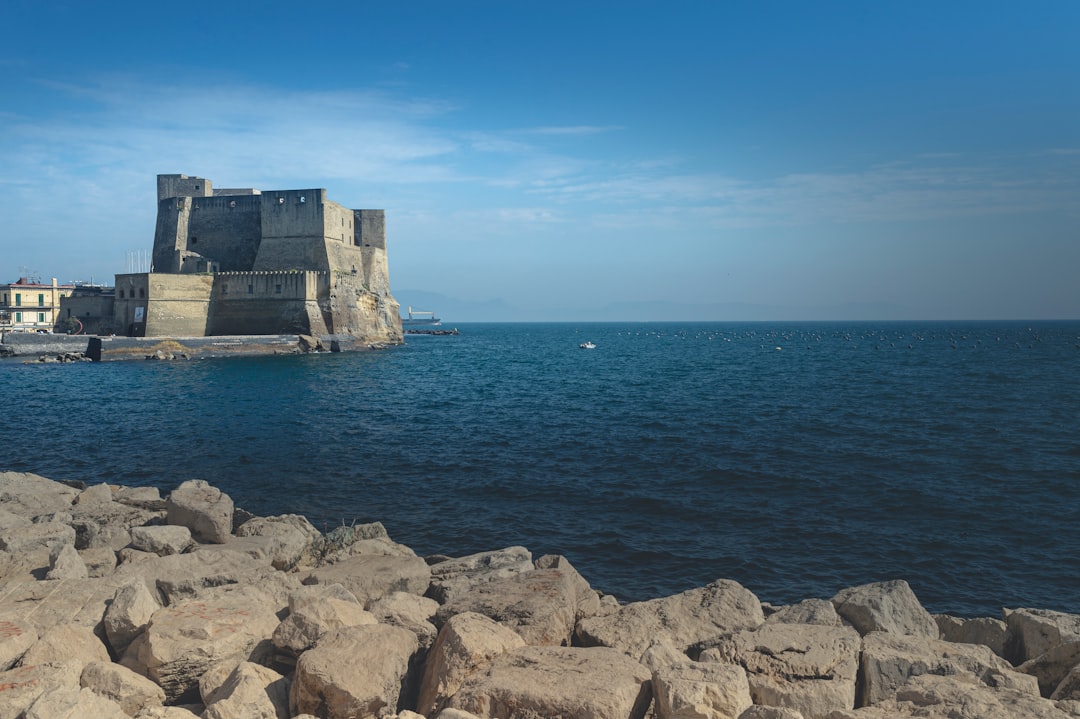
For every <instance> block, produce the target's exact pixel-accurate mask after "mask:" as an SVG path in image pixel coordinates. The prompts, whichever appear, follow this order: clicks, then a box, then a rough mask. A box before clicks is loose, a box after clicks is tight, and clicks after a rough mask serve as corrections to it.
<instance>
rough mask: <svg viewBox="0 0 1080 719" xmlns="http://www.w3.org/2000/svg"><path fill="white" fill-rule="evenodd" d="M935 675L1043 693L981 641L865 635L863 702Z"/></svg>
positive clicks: (884, 697)
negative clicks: (919, 677)
mask: <svg viewBox="0 0 1080 719" xmlns="http://www.w3.org/2000/svg"><path fill="white" fill-rule="evenodd" d="M926 674H934V675H939V676H951V677H954V676H958V675H964V676H967V677H970V680H971V681H978V682H980V683H982V684H985V685H986V686H990V687H1006V688H1009V689H1013V690H1015V691H1019V692H1025V693H1028V694H1033V695H1038V693H1039V692H1038V686H1037V685H1036V682H1035V681H1034V680H1033V679H1032V677H1029V676H1027V675H1025V674H1021V673H1019V672H1016V671H1013V668H1012V666H1011V665H1010V664H1009V663H1008V662H1006V661H1005V660H1004V659H1002V658H1001V657H999V656H997V655H996V654H994V653H993V652H992V651H990V648H989V647H984V646H981V645H978V644H953V643H951V642H944V641H941V640H939V639H927V638H925V637H914V636H903V635H899V634H890V633H888V632H871V633H870V634H867V635H866V636H865V637H863V646H862V671H861V682H860V686H859V705H860V706H866V705H868V704H878V703H880V702H883V701H885V700H887V699H890V698H892V697H893V696H894V695H895V693H896V691H897V690H898V689H899V688H900V687H901V686H903V685H904V684H905V683H906V682H907V680H908V678H910V677H912V676H920V675H926Z"/></svg>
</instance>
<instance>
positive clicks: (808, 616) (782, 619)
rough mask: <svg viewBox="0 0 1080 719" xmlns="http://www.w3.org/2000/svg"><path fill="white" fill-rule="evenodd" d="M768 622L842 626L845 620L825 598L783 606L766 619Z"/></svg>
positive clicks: (805, 600)
mask: <svg viewBox="0 0 1080 719" xmlns="http://www.w3.org/2000/svg"><path fill="white" fill-rule="evenodd" d="M765 622H766V623H767V624H820V625H822V626H826V627H841V626H843V625H844V622H843V621H842V620H841V619H840V615H839V614H837V613H836V609H835V608H834V607H833V605H832V602H829V601H826V600H824V599H804V600H803V601H801V602H799V603H798V604H792V605H790V606H787V607H781V608H779V609H777V610H776V611H775V612H773V613H772V614H770V615H769V616H768V618H767V619H766V620H765Z"/></svg>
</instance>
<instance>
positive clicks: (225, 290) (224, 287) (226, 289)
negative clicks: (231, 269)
mask: <svg viewBox="0 0 1080 719" xmlns="http://www.w3.org/2000/svg"><path fill="white" fill-rule="evenodd" d="M221 294H223V295H227V294H229V286H228V285H222V286H221Z"/></svg>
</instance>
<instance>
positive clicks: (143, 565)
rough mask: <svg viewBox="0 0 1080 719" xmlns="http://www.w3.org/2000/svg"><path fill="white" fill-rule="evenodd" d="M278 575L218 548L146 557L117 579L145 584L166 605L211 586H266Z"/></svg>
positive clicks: (126, 567)
mask: <svg viewBox="0 0 1080 719" xmlns="http://www.w3.org/2000/svg"><path fill="white" fill-rule="evenodd" d="M124 551H127V550H124ZM278 574H280V572H277V571H276V570H274V569H273V568H272V567H270V565H269V564H268V563H267V564H262V563H259V562H254V561H252V558H251V557H250V556H248V555H246V554H244V553H243V552H234V551H231V550H229V549H227V548H225V547H217V546H215V547H214V549H213V551H198V552H188V553H186V554H171V555H168V556H165V557H159V556H157V555H151V556H150V557H149V558H146V557H142V558H141V559H140V560H139V561H136V562H131V563H129V564H124V565H122V566H121V567H119V568H118V569H117V571H116V574H115V576H116V577H117V580H118V581H123V582H127V581H135V580H139V581H142V582H144V583H145V584H146V585H147V587H148V588H150V590H151V591H152V592H154V593H155V594H156V595H157V598H158V600H159V602H160V603H161V604H163V605H164V604H170V603H173V602H177V601H182V600H183V599H190V598H193V597H195V596H196V595H197V594H198V593H199V592H200V591H202V590H204V589H206V588H209V587H221V586H227V585H237V584H264V583H266V582H267V581H268V577H270V576H272V575H278Z"/></svg>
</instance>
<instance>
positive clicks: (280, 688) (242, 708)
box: [203, 662, 289, 719]
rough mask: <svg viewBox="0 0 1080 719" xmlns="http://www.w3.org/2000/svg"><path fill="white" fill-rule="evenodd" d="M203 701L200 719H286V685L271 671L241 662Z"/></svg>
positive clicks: (284, 680) (281, 678) (287, 695)
mask: <svg viewBox="0 0 1080 719" xmlns="http://www.w3.org/2000/svg"><path fill="white" fill-rule="evenodd" d="M203 701H204V702H205V703H206V711H205V712H204V713H203V719H236V718H237V717H243V719H289V682H288V680H287V679H286V678H285V677H283V676H281V675H280V674H278V673H277V672H275V671H274V670H273V669H268V668H267V667H264V666H260V665H258V664H252V663H251V662H241V663H240V664H238V665H237V666H236V668H235V669H234V670H233V671H232V672H231V673H230V674H229V676H228V678H227V679H226V680H225V683H224V684H222V685H221V686H220V687H218V688H217V689H215V690H214V691H213V692H211V693H210V694H209V696H206V697H204V698H203Z"/></svg>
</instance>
